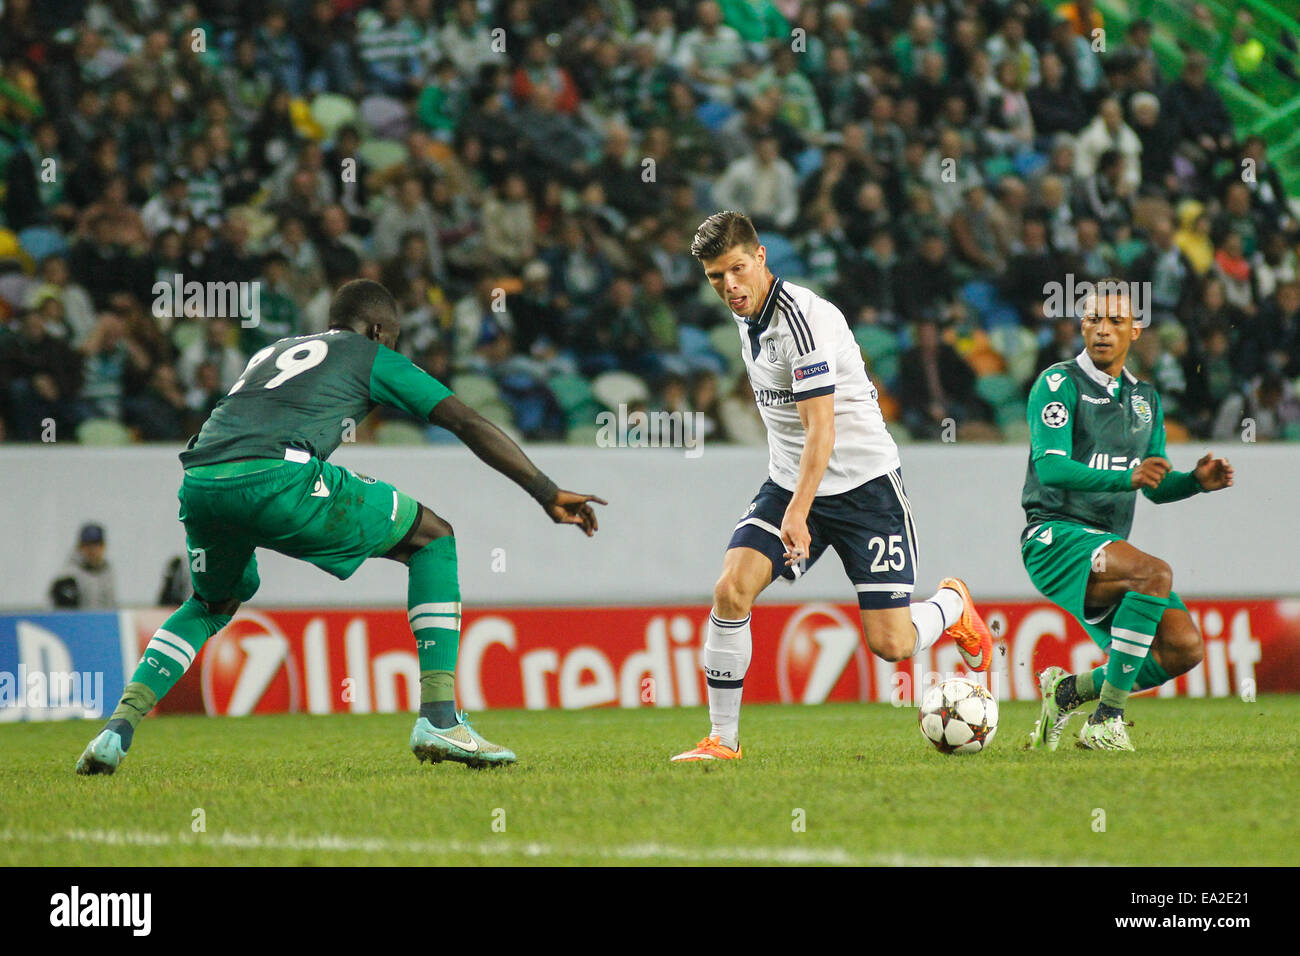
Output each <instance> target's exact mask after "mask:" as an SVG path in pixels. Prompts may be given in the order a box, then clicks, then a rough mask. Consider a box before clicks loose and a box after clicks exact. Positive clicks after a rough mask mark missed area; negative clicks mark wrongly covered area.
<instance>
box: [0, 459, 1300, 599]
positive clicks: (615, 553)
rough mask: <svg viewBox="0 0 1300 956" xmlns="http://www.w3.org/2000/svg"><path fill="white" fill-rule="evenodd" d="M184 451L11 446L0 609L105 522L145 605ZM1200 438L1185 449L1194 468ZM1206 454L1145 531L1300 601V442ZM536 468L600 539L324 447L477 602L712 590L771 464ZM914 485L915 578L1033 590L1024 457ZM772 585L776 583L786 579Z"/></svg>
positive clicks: (274, 583) (908, 479)
mask: <svg viewBox="0 0 1300 956" xmlns="http://www.w3.org/2000/svg"><path fill="white" fill-rule="evenodd" d="M179 450H180V449H179V447H175V448H173V447H148V448H143V447H141V448H128V449H101V448H80V447H76V446H67V447H63V446H16V445H15V446H9V447H0V488H3V503H2V504H0V541H3V548H0V569H2V572H3V573H0V608H6V609H31V608H37V607H45V606H48V597H47V592H48V588H49V583H50V581H51V580H52V579H53V578H54V576H55V574H56V572H57V571H58V569H59V568H60V567H61V566H62V565H63V563H64V562H65V561H66V559H67V557H68V554H69V553H70V551H71V549H72V547H73V543H74V539H75V537H76V532H77V529H78V527H80V525H81V524H82V523H83V522H85V521H91V520H94V521H98V522H100V523H102V524H103V525H104V526H105V529H106V532H107V540H108V555H109V559H110V560H111V561H112V563H113V565H114V567H115V569H116V575H117V582H118V598H119V601H120V602H121V603H122V604H123V605H148V604H150V603H152V602H153V601H154V600H155V599H156V597H157V594H158V590H159V587H160V583H161V579H162V572H163V567H164V565H165V563H166V562H167V560H168V559H169V558H170V557H171V556H173V555H176V554H180V553H182V552H183V550H184V537H183V534H182V529H181V525H180V523H179V522H178V521H177V520H176V511H177V501H176V489H177V486H178V484H179V482H180V478H181V468H180V464H179V462H178V461H177V458H176V454H177V452H178V451H179ZM1204 450H1205V449H1204V448H1202V447H1201V446H1200V445H1185V446H1174V447H1173V448H1172V451H1171V459H1172V460H1173V463H1174V466H1175V467H1176V468H1179V469H1186V468H1190V467H1191V466H1192V465H1193V464H1194V463H1195V461H1196V458H1197V457H1199V455H1200V454H1202V453H1203V452H1204ZM1214 450H1215V451H1216V452H1218V453H1221V454H1226V455H1227V456H1228V457H1229V458H1230V460H1231V461H1232V462H1233V464H1234V465H1235V466H1236V468H1237V485H1236V486H1235V487H1234V488H1232V489H1229V490H1228V491H1226V492H1218V493H1215V494H1213V495H1206V496H1201V497H1197V498H1193V499H1190V500H1188V501H1184V502H1179V503H1177V504H1172V505H1164V506H1160V507H1157V506H1155V505H1152V504H1151V503H1150V502H1148V501H1146V500H1145V499H1144V498H1142V497H1141V496H1139V498H1138V510H1137V518H1136V521H1135V525H1134V533H1133V542H1134V544H1136V545H1137V546H1138V547H1140V548H1143V549H1145V550H1147V551H1150V552H1152V553H1154V554H1157V555H1159V556H1161V557H1163V558H1165V559H1166V560H1168V561H1169V562H1170V563H1171V564H1172V565H1173V568H1174V586H1175V587H1176V588H1177V589H1178V590H1179V592H1180V593H1182V594H1185V595H1188V596H1232V597H1252V596H1266V595H1273V596H1277V595H1287V594H1297V593H1300V575H1298V574H1297V571H1298V570H1300V560H1297V559H1298V558H1300V543H1298V542H1300V506H1297V502H1296V494H1295V488H1296V484H1297V482H1296V479H1297V476H1300V448H1298V447H1295V446H1283V445H1272V446H1255V445H1238V446H1235V447H1230V448H1224V447H1218V446H1216V447H1215V448H1214ZM529 452H530V454H531V455H532V456H533V458H534V460H535V461H537V463H538V464H539V465H540V467H542V468H543V469H544V470H545V471H547V472H548V473H549V474H550V475H551V476H552V477H553V478H554V479H555V480H556V481H558V482H559V483H560V484H561V486H562V487H565V488H569V489H571V490H574V491H585V492H591V493H595V494H599V495H601V496H603V497H605V498H606V499H608V501H609V507H608V508H603V509H600V532H599V533H598V534H597V535H596V537H595V538H594V539H592V540H587V539H585V538H584V537H583V536H582V535H581V534H580V533H579V532H578V531H576V530H575V529H573V528H567V527H553V526H552V525H551V524H550V523H549V521H548V520H547V519H546V517H545V516H544V515H543V514H542V512H541V510H540V509H539V508H538V507H537V506H536V505H535V504H534V503H533V502H532V501H531V500H530V499H529V498H527V497H526V496H525V495H524V494H523V493H522V492H520V491H519V490H518V489H517V488H515V486H514V485H512V484H511V483H509V482H508V481H506V479H504V478H502V477H501V476H500V475H497V474H496V473H495V472H492V471H491V470H490V469H488V468H487V467H486V466H484V465H483V464H482V463H480V462H479V461H478V460H477V459H476V458H474V456H473V455H472V454H470V453H469V452H468V451H466V450H464V449H461V448H459V447H453V448H428V449H425V448H414V449H413V448H391V447H378V446H373V445H361V446H347V445H345V446H343V447H342V448H341V449H340V450H339V451H338V453H337V454H336V455H335V456H334V458H333V459H332V460H333V461H334V462H336V463H338V464H341V465H346V466H348V467H350V468H352V469H354V470H356V471H359V472H362V473H364V474H373V475H376V476H379V477H382V478H384V479H385V480H388V481H391V482H393V483H394V484H396V485H398V486H399V487H400V488H402V489H403V490H405V491H407V492H408V493H410V494H411V495H413V496H415V497H416V498H418V499H419V500H420V501H422V502H424V503H425V504H426V505H429V506H430V507H432V508H433V509H434V510H435V511H437V512H438V514H440V515H442V516H443V517H444V518H446V519H447V520H448V521H450V522H451V523H452V525H453V526H454V527H455V529H456V536H457V540H458V548H459V555H460V568H461V582H462V590H463V597H464V600H465V601H466V602H467V603H473V604H477V605H488V604H496V605H511V604H515V605H517V604H616V603H617V604H656V603H667V602H682V601H707V600H708V598H709V595H710V594H711V592H712V586H713V581H714V580H715V578H716V576H717V572H718V569H719V567H720V562H721V558H722V551H723V548H724V547H725V545H726V542H727V539H728V537H729V536H730V534H731V529H732V527H733V525H734V524H735V522H736V521H737V520H738V518H739V516H740V515H741V513H742V512H743V511H744V509H745V506H746V505H747V504H748V502H749V500H750V498H751V497H752V496H753V494H754V493H755V492H756V491H757V489H758V486H759V485H760V484H761V483H762V481H763V479H764V477H765V475H766V467H767V457H766V450H765V449H755V448H731V447H724V446H714V447H708V446H706V447H705V448H704V449H703V454H702V455H700V456H699V457H697V458H687V457H686V454H685V452H683V451H680V450H669V449H627V448H624V449H619V448H572V447H560V446H538V447H534V448H531V449H530V450H529ZM902 454H903V477H904V481H905V483H906V486H907V492H908V497H909V498H910V499H911V502H912V508H913V512H914V515H915V517H916V523H917V527H918V531H919V534H920V561H919V577H918V590H925V589H928V588H930V587H931V586H932V585H933V584H934V583H935V582H937V580H938V579H939V578H940V577H942V576H943V575H945V574H956V575H960V576H963V577H965V578H966V580H967V581H968V582H969V583H970V585H971V588H972V589H973V590H974V591H975V593H976V595H979V596H987V597H989V598H1002V599H1011V598H1021V597H1034V596H1036V595H1035V592H1034V591H1033V589H1032V588H1031V586H1030V584H1029V581H1028V579H1027V578H1026V576H1025V572H1024V569H1023V568H1022V566H1021V564H1020V554H1019V550H1018V548H1017V541H1018V535H1019V533H1020V530H1021V529H1022V527H1023V525H1024V518H1023V513H1022V512H1021V510H1020V488H1021V483H1022V481H1023V479H1024V472H1025V454H1026V452H1025V449H1024V448H1023V447H1015V446H997V445H908V446H904V447H903V450H902ZM258 561H259V566H260V568H261V574H262V589H261V591H260V592H259V593H258V595H257V598H255V599H254V600H255V601H257V602H262V603H266V604H274V605H278V606H288V605H350V606H353V607H356V606H368V605H389V606H394V605H397V606H400V605H402V604H404V603H405V600H406V583H405V575H404V574H403V573H402V569H401V568H400V567H399V566H398V565H396V564H394V563H392V562H389V561H382V560H376V561H371V562H367V564H366V565H365V566H363V567H362V568H361V570H360V571H358V572H357V573H356V574H355V575H354V576H353V577H352V578H351V579H350V580H348V581H347V582H339V581H337V580H335V579H334V578H332V577H330V576H329V575H327V574H325V573H324V572H322V571H319V570H317V569H316V568H314V567H311V566H309V565H307V564H304V563H301V562H298V561H294V560H291V559H288V558H283V557H281V556H279V555H276V554H272V553H269V552H262V551H259V552H258ZM785 587H786V585H785V584H784V583H783V582H778V583H777V584H776V585H774V588H777V589H784V588H785ZM786 593H789V594H790V596H791V597H796V596H797V598H798V599H801V600H811V599H838V600H841V601H851V600H852V599H853V592H852V590H851V588H849V587H848V584H847V581H846V580H845V578H844V576H843V571H842V570H841V568H840V567H839V562H838V561H837V560H836V558H835V557H833V556H831V555H827V556H826V557H825V558H824V559H823V560H822V561H821V562H820V563H819V564H818V565H817V566H816V567H815V568H814V570H813V572H812V573H811V574H810V575H809V576H808V577H807V578H806V579H804V580H803V581H801V582H800V583H799V585H797V594H795V593H792V592H784V591H779V592H778V594H786Z"/></svg>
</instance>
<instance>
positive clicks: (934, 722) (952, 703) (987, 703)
mask: <svg viewBox="0 0 1300 956" xmlns="http://www.w3.org/2000/svg"><path fill="white" fill-rule="evenodd" d="M997 729H998V702H997V700H996V699H994V697H993V695H992V694H990V693H989V692H988V691H987V690H985V689H984V688H983V687H981V686H980V685H979V684H976V683H975V682H974V681H969V680H966V679H965V678H963V677H951V678H949V679H948V680H946V681H944V682H942V683H941V684H937V685H936V686H934V687H931V688H930V689H929V690H928V691H926V692H925V696H924V697H922V698H921V735H922V736H923V737H925V739H926V740H928V741H930V743H932V744H934V746H935V749H937V750H938V751H939V752H940V753H945V754H976V753H979V752H980V751H981V750H983V749H984V748H985V747H987V746H988V745H989V744H990V743H991V742H992V740H993V735H994V734H995V733H997Z"/></svg>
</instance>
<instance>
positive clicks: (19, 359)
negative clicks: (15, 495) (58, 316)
mask: <svg viewBox="0 0 1300 956" xmlns="http://www.w3.org/2000/svg"><path fill="white" fill-rule="evenodd" d="M47 301H54V302H56V303H57V300H47ZM47 321H48V320H47V317H46V312H45V311H44V310H43V309H40V308H37V309H30V310H28V311H27V312H26V313H25V314H24V315H22V316H21V318H20V321H19V323H18V330H17V332H16V333H15V334H12V335H9V336H6V337H3V338H0V382H4V383H5V392H4V394H3V395H0V403H2V404H0V410H2V411H3V415H2V416H0V417H3V418H4V419H5V421H6V424H7V427H6V432H7V433H8V435H9V437H10V438H12V439H14V440H16V441H50V440H55V439H57V438H59V437H60V435H63V436H68V437H70V436H71V433H72V429H73V428H74V427H76V424H77V422H78V421H79V415H78V407H77V405H78V394H79V392H80V389H81V384H82V371H81V358H80V356H79V355H78V354H77V353H76V352H75V351H74V350H73V349H72V347H71V346H69V345H68V343H67V342H66V341H65V340H64V339H63V338H60V337H56V336H54V335H51V334H50V332H49V329H48V327H47ZM51 425H52V426H53V427H50V426H51Z"/></svg>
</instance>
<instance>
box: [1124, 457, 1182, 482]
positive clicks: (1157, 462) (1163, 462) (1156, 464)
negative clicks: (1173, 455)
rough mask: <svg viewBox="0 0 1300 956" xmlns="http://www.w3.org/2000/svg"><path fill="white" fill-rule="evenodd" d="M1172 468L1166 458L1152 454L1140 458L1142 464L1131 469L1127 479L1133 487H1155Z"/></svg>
mask: <svg viewBox="0 0 1300 956" xmlns="http://www.w3.org/2000/svg"><path fill="white" fill-rule="evenodd" d="M1172 468H1173V465H1171V464H1169V459H1168V458H1161V457H1159V456H1157V455H1152V456H1151V457H1150V458H1143V459H1142V464H1140V465H1138V466H1137V467H1136V468H1134V469H1133V473H1132V475H1131V476H1130V478H1129V480H1130V481H1132V482H1133V487H1134V488H1157V487H1159V486H1160V482H1162V481H1164V480H1165V475H1167V474H1169V472H1170V470H1171V469H1172Z"/></svg>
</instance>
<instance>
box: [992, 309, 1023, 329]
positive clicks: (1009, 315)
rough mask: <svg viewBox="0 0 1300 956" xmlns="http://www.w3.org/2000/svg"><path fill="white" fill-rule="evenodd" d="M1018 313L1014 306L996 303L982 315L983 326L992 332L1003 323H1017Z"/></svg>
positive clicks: (1018, 320) (1018, 321) (1018, 322)
mask: <svg viewBox="0 0 1300 956" xmlns="http://www.w3.org/2000/svg"><path fill="white" fill-rule="evenodd" d="M1019 324H1020V313H1019V312H1017V311H1016V310H1015V307H1014V306H1010V305H996V306H994V307H993V309H992V310H990V311H989V312H988V313H986V314H985V316H984V328H986V329H988V330H989V331H990V332H992V331H993V330H994V329H997V328H1001V327H1002V326H1004V325H1019Z"/></svg>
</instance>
